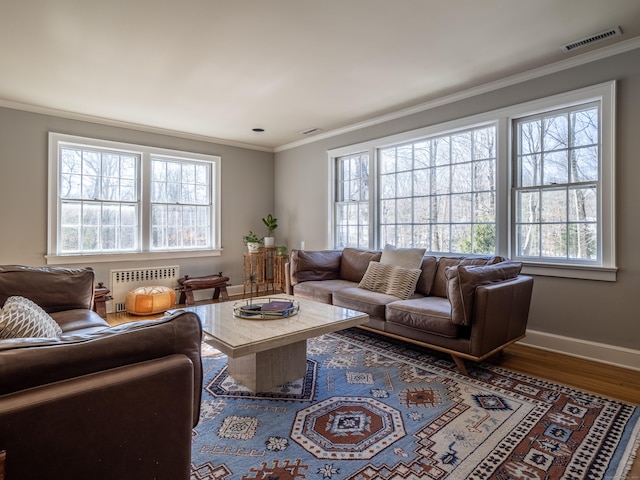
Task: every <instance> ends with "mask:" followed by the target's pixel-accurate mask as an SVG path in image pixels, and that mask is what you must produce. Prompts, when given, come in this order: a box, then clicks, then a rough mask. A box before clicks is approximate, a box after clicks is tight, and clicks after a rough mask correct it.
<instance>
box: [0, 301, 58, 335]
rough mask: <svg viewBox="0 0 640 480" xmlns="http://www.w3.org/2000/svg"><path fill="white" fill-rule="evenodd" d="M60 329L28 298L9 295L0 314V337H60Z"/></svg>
mask: <svg viewBox="0 0 640 480" xmlns="http://www.w3.org/2000/svg"><path fill="white" fill-rule="evenodd" d="M61 335H62V329H61V328H60V326H59V325H58V324H57V323H56V322H55V320H53V318H51V317H50V316H49V315H48V314H47V312H45V311H44V310H43V309H42V308H40V307H39V306H38V305H36V304H35V303H33V302H32V301H31V300H29V299H28V298H24V297H19V296H13V297H9V298H8V299H7V301H6V302H5V304H4V307H3V309H2V313H1V314H0V338H30V337H60V336H61Z"/></svg>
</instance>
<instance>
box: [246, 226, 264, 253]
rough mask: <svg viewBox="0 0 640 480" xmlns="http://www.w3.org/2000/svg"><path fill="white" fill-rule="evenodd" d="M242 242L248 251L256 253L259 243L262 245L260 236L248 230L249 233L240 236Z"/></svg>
mask: <svg viewBox="0 0 640 480" xmlns="http://www.w3.org/2000/svg"><path fill="white" fill-rule="evenodd" d="M242 243H244V244H245V245H246V246H247V249H248V250H249V253H256V252H257V251H258V250H259V249H260V245H262V238H260V237H258V236H257V235H256V234H255V233H253V232H252V231H251V230H249V233H248V234H247V235H245V236H244V237H242Z"/></svg>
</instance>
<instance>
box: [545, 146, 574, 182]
mask: <svg viewBox="0 0 640 480" xmlns="http://www.w3.org/2000/svg"><path fill="white" fill-rule="evenodd" d="M542 163H543V165H544V166H543V178H544V179H543V182H544V184H545V185H553V184H556V183H567V182H568V181H569V168H568V166H569V161H568V159H567V151H566V150H561V151H558V152H549V153H545V154H544V156H543V161H542Z"/></svg>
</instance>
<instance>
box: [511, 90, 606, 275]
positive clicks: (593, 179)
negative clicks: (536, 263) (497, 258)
mask: <svg viewBox="0 0 640 480" xmlns="http://www.w3.org/2000/svg"><path fill="white" fill-rule="evenodd" d="M599 119H600V104H599V103H598V102H596V103H589V104H582V105H577V106H575V107H571V108H567V109H563V110H558V111H554V112H545V113H544V114H539V115H534V116H532V117H526V118H520V119H518V120H515V125H514V130H513V131H514V137H515V138H514V145H515V150H516V153H515V165H516V169H515V170H516V172H517V173H516V179H515V186H514V193H515V205H516V207H515V220H514V227H515V232H514V233H515V252H514V253H515V256H516V257H517V258H522V259H525V258H527V259H536V260H547V261H548V260H551V259H558V260H562V261H565V262H571V261H576V262H594V261H597V260H598V258H599V253H598V252H599V248H600V247H599V245H600V242H599V241H598V237H599V231H600V227H599V217H600V215H599V214H598V212H599V210H600V208H599V204H600V197H601V196H600V193H599V182H600V129H599V124H600V121H599Z"/></svg>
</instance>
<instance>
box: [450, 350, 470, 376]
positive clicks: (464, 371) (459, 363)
mask: <svg viewBox="0 0 640 480" xmlns="http://www.w3.org/2000/svg"><path fill="white" fill-rule="evenodd" d="M451 358H453V362H454V363H455V364H456V367H458V370H460V373H461V374H463V375H464V376H465V377H468V376H469V373H468V372H467V367H465V365H464V360H463V359H462V358H460V357H458V356H456V355H453V354H451Z"/></svg>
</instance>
